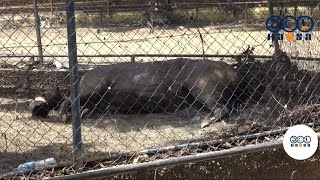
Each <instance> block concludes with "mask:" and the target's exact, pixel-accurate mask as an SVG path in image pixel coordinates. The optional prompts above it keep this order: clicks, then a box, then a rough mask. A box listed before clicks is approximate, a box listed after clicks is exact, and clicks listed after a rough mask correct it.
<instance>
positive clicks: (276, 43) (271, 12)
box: [268, 0, 280, 59]
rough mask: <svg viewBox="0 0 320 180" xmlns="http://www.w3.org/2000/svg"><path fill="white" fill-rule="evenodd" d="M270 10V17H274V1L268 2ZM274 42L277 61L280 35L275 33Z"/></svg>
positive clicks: (269, 0)
mask: <svg viewBox="0 0 320 180" xmlns="http://www.w3.org/2000/svg"><path fill="white" fill-rule="evenodd" d="M268 8H269V15H270V16H273V15H274V11H273V2H272V0H268ZM273 35H274V40H273V45H274V48H275V59H277V57H278V55H279V54H280V45H279V41H278V36H279V33H278V32H274V33H273Z"/></svg>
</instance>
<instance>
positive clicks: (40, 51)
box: [32, 0, 43, 64]
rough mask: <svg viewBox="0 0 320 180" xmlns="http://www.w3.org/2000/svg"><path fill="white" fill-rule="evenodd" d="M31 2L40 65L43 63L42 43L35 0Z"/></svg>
mask: <svg viewBox="0 0 320 180" xmlns="http://www.w3.org/2000/svg"><path fill="white" fill-rule="evenodd" d="M32 1H33V13H34V19H35V23H36V34H37V45H38V56H39V59H38V60H39V61H40V64H42V63H43V52H42V43H41V30H40V19H39V14H38V2H37V0H32Z"/></svg>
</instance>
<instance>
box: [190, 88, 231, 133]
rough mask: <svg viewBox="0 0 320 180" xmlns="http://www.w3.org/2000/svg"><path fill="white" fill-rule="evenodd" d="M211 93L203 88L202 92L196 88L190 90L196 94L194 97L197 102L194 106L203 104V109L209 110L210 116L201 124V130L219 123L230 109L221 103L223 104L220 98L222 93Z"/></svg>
mask: <svg viewBox="0 0 320 180" xmlns="http://www.w3.org/2000/svg"><path fill="white" fill-rule="evenodd" d="M212 91H213V90H209V89H207V88H204V89H203V90H202V91H201V90H200V89H196V88H195V89H193V90H191V93H192V94H198V96H195V99H196V101H199V102H196V103H197V104H196V106H200V105H201V103H204V104H205V107H204V108H205V109H206V108H208V109H209V110H210V115H209V117H208V118H205V120H204V121H203V122H202V123H201V128H205V127H208V126H209V125H210V124H212V123H214V122H216V121H219V120H221V119H222V118H224V117H226V116H228V115H229V114H230V109H229V108H228V107H227V105H225V104H223V103H221V102H223V99H221V98H224V97H222V93H219V92H213V93H212Z"/></svg>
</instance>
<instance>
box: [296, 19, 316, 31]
mask: <svg viewBox="0 0 320 180" xmlns="http://www.w3.org/2000/svg"><path fill="white" fill-rule="evenodd" d="M313 26H314V23H313V20H312V18H311V17H309V16H300V17H299V19H298V29H299V30H300V31H301V32H309V31H311V30H312V28H313Z"/></svg>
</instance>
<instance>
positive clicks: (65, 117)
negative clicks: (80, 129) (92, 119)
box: [61, 114, 71, 123]
mask: <svg viewBox="0 0 320 180" xmlns="http://www.w3.org/2000/svg"><path fill="white" fill-rule="evenodd" d="M61 119H62V122H64V123H68V122H70V121H71V117H70V116H69V115H67V114H64V115H62V117H61Z"/></svg>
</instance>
